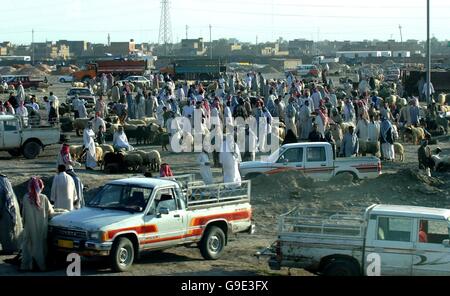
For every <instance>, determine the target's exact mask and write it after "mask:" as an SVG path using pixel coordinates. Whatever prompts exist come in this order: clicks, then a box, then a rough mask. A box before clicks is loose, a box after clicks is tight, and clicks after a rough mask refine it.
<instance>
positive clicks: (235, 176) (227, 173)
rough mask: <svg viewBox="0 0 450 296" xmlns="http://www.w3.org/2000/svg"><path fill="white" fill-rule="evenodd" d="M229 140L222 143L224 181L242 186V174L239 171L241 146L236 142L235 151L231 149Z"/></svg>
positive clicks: (221, 158) (221, 155)
mask: <svg viewBox="0 0 450 296" xmlns="http://www.w3.org/2000/svg"><path fill="white" fill-rule="evenodd" d="M230 147H231V146H230V145H229V144H228V140H226V141H224V142H223V144H222V150H221V152H220V155H219V158H220V162H221V163H222V168H223V182H224V183H237V185H238V186H241V174H240V172H239V160H240V152H239V147H238V146H237V145H236V144H234V152H233V151H231V149H230Z"/></svg>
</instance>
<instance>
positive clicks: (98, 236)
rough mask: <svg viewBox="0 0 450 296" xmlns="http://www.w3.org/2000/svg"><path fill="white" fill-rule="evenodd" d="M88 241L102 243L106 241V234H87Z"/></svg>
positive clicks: (98, 232)
mask: <svg viewBox="0 0 450 296" xmlns="http://www.w3.org/2000/svg"><path fill="white" fill-rule="evenodd" d="M89 239H92V240H96V241H102V242H103V241H105V240H106V233H105V232H103V231H94V232H89Z"/></svg>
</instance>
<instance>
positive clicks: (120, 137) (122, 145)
mask: <svg viewBox="0 0 450 296" xmlns="http://www.w3.org/2000/svg"><path fill="white" fill-rule="evenodd" d="M113 146H114V148H116V147H117V148H119V149H127V150H128V151H131V150H132V149H133V148H132V146H131V145H130V144H129V143H128V138H127V135H126V134H125V132H122V133H119V132H117V133H114V137H113Z"/></svg>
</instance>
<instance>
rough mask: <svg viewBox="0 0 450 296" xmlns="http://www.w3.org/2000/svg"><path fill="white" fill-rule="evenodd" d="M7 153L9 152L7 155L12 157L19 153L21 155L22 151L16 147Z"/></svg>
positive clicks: (17, 155)
mask: <svg viewBox="0 0 450 296" xmlns="http://www.w3.org/2000/svg"><path fill="white" fill-rule="evenodd" d="M8 153H9V155H11V156H12V157H19V156H20V155H22V152H21V151H20V149H18V148H16V149H11V150H8Z"/></svg>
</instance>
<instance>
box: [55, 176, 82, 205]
mask: <svg viewBox="0 0 450 296" xmlns="http://www.w3.org/2000/svg"><path fill="white" fill-rule="evenodd" d="M50 200H51V201H52V202H54V207H55V208H56V209H65V210H68V211H73V210H74V209H78V208H79V205H76V206H74V204H75V203H76V202H77V201H78V195H77V191H76V188H75V182H74V181H73V178H72V177H71V176H69V175H68V174H66V173H65V172H62V173H59V174H57V175H56V176H55V177H54V178H53V183H52V192H51V195H50Z"/></svg>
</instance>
